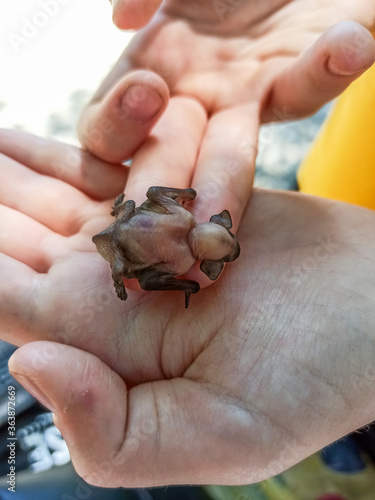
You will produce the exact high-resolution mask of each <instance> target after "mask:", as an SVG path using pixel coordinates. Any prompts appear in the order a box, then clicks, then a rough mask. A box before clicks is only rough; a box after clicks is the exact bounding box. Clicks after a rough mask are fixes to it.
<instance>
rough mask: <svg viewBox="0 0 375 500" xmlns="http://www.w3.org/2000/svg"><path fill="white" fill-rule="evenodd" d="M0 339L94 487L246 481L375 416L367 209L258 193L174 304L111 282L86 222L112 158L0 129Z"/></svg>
mask: <svg viewBox="0 0 375 500" xmlns="http://www.w3.org/2000/svg"><path fill="white" fill-rule="evenodd" d="M0 150H1V151H2V153H3V155H2V156H1V161H0V169H1V177H2V179H3V182H2V183H1V184H0V202H1V206H0V210H1V215H0V234H1V238H0V251H1V254H0V269H1V279H0V317H1V336H2V337H3V338H4V339H5V340H7V341H10V342H12V343H14V344H16V345H22V347H21V348H20V349H19V350H18V351H17V352H16V353H15V355H14V356H13V357H12V358H11V361H10V369H11V371H12V373H13V374H14V376H15V377H16V378H17V379H18V380H19V381H20V382H21V383H23V384H24V385H25V387H26V388H28V389H29V390H30V392H32V393H33V394H35V395H36V396H37V397H38V398H39V399H40V400H41V402H42V403H44V404H46V405H47V406H48V407H49V408H51V409H52V410H53V411H54V412H55V419H56V423H57V425H58V427H59V428H60V430H61V431H62V434H63V436H64V438H65V440H66V442H67V444H68V446H69V449H70V452H71V455H72V460H73V463H74V465H75V467H76V469H77V471H78V473H79V474H81V475H82V476H83V477H84V478H85V479H86V480H88V481H89V482H92V483H93V484H97V485H101V486H112V487H114V486H120V485H121V486H127V487H134V486H150V485H161V484H176V483H183V484H186V483H215V484H235V483H250V482H254V481H259V480H261V479H264V478H266V477H269V476H272V475H274V474H275V473H277V472H280V471H282V470H284V469H285V468H287V467H289V466H291V465H292V464H294V463H296V462H298V461H300V460H302V459H303V458H304V457H306V456H307V455H309V454H311V453H313V452H314V451H316V450H317V449H320V448H322V447H323V446H325V445H326V444H328V443H329V442H331V441H333V440H335V439H337V438H339V437H340V436H343V435H344V434H346V433H348V432H350V431H352V430H353V429H355V428H358V427H359V426H362V425H364V424H366V423H368V422H370V421H371V420H372V419H373V418H374V414H375V403H374V401H375V398H374V383H373V381H374V369H375V366H374V359H375V338H374V329H373V325H374V323H375V312H374V311H375V304H374V302H375V296H374V293H373V290H374V286H375V272H374V269H375V266H374V255H375V251H374V250H375V238H374V235H373V234H374V233H373V227H374V223H375V214H374V213H373V212H370V211H367V210H364V209H360V208H357V207H354V206H350V205H345V204H340V203H338V202H331V201H327V200H324V199H319V198H314V197H307V196H303V195H299V194H296V193H282V192H266V191H255V192H254V193H253V196H252V199H251V202H250V205H249V206H248V207H247V209H246V212H245V214H244V218H243V221H242V224H241V227H240V230H239V232H238V238H239V240H240V242H241V245H242V253H241V256H240V258H239V259H238V260H237V261H235V262H234V263H232V264H231V265H230V266H228V268H226V270H225V272H224V273H223V276H222V277H221V278H220V279H219V280H218V281H217V282H216V283H215V284H214V285H213V286H211V287H210V288H207V289H205V290H202V291H201V292H199V294H198V295H194V296H192V298H191V303H190V306H189V309H187V310H185V309H184V301H183V297H182V294H181V293H179V292H132V291H130V292H129V297H128V299H127V301H126V302H121V301H119V300H118V299H117V297H116V296H115V293H114V290H113V286H112V282H111V276H110V272H109V268H108V265H107V263H106V262H105V261H104V260H103V259H102V258H101V257H100V256H99V255H98V254H97V252H96V250H95V247H94V245H93V243H92V242H91V236H92V234H94V233H95V232H96V231H97V229H98V227H99V226H101V225H102V224H103V223H105V222H106V221H107V218H108V215H107V214H108V208H109V206H110V204H111V202H109V201H107V199H108V198H112V196H113V194H114V193H113V191H114V190H116V189H118V187H119V186H122V187H123V186H124V184H125V180H126V170H124V169H123V168H122V167H115V166H111V165H108V164H106V163H104V162H101V161H100V160H98V159H95V158H91V157H90V155H89V154H88V153H82V152H80V151H79V150H78V149H75V148H71V147H68V146H64V145H61V144H58V143H51V142H46V141H43V140H41V139H36V138H33V137H30V136H25V135H24V134H20V133H11V132H5V131H2V132H1V134H0Z"/></svg>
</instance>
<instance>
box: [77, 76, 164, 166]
mask: <svg viewBox="0 0 375 500" xmlns="http://www.w3.org/2000/svg"><path fill="white" fill-rule="evenodd" d="M120 78H121V79H120V80H119V81H117V82H116V83H113V82H112V80H113V75H110V78H109V79H108V78H107V80H106V81H105V82H104V83H103V85H102V87H101V88H100V89H99V90H98V92H97V95H96V96H95V97H94V99H93V101H92V102H91V103H90V104H89V106H88V107H87V108H86V109H85V111H84V112H83V114H82V116H81V119H80V122H79V125H78V135H79V139H80V141H81V143H82V146H83V147H84V148H85V149H87V150H88V151H90V152H91V153H93V154H94V155H96V156H98V157H99V158H101V159H103V160H105V161H109V162H112V163H120V162H122V161H124V160H126V159H128V158H130V157H131V156H132V155H133V153H134V152H135V151H136V150H137V149H138V148H139V147H140V145H141V144H142V143H143V142H144V141H145V140H146V138H147V137H148V135H149V133H150V130H151V129H152V128H153V126H154V125H155V123H156V122H157V121H158V119H159V118H160V116H161V115H162V113H163V110H164V109H165V107H166V105H167V104H168V99H169V90H168V87H167V85H166V83H165V82H164V80H162V78H160V77H159V76H158V75H156V74H155V73H152V72H150V71H136V72H133V73H130V74H128V75H127V76H125V77H123V76H122V75H121V77H120Z"/></svg>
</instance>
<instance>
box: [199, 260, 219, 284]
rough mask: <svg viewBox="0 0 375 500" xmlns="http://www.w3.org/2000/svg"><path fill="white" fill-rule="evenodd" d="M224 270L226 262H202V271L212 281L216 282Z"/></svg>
mask: <svg viewBox="0 0 375 500" xmlns="http://www.w3.org/2000/svg"><path fill="white" fill-rule="evenodd" d="M223 268H224V260H202V262H201V265H200V269H201V271H203V272H204V274H205V275H206V276H208V277H209V278H210V280H212V281H214V280H216V279H217V278H218V277H219V276H220V273H221V271H222V270H223Z"/></svg>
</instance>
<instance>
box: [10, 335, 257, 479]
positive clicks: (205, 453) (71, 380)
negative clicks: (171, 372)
mask: <svg viewBox="0 0 375 500" xmlns="http://www.w3.org/2000/svg"><path fill="white" fill-rule="evenodd" d="M9 369H10V371H11V373H12V375H13V376H14V377H15V378H16V379H17V380H18V381H19V382H20V383H21V384H22V385H23V386H24V387H25V388H26V389H27V390H29V391H30V392H31V393H32V394H33V395H34V396H36V397H37V398H38V399H39V400H40V401H41V403H42V404H44V405H46V406H47V407H48V408H49V409H50V410H52V411H53V412H54V413H55V423H56V425H57V427H58V428H59V429H60V431H61V433H62V435H63V437H64V439H65V441H66V443H67V445H68V448H69V451H70V454H71V457H72V461H73V464H74V466H75V468H76V470H77V472H78V473H79V474H80V475H81V476H82V477H83V478H84V479H85V480H86V481H88V482H89V483H91V484H95V485H97V486H102V487H108V486H111V487H118V486H125V487H137V486H138V487H140V486H142V487H145V486H155V485H162V484H176V483H177V484H182V483H197V484H198V483H201V484H202V483H206V482H210V483H211V482H212V483H224V482H225V480H226V479H227V480H229V477H231V478H232V480H233V477H241V478H242V479H245V477H247V476H248V474H249V472H248V470H250V469H251V467H249V463H248V461H247V460H243V456H247V454H248V449H249V448H248V447H249V446H251V444H252V443H253V442H254V438H253V437H252V438H250V439H249V438H247V437H246V436H249V435H251V434H252V432H251V430H250V429H249V425H250V428H251V423H252V417H251V416H250V415H248V414H247V412H246V410H244V409H243V408H241V409H239V408H237V407H236V406H235V404H233V401H232V400H231V401H230V404H228V405H226V404H225V401H224V402H223V401H222V400H221V398H220V396H218V395H217V388H216V389H215V391H212V389H211V390H204V389H202V388H201V386H200V384H199V383H196V382H193V381H190V380H188V379H184V378H178V379H175V380H172V381H167V380H164V381H158V382H154V383H145V384H141V385H139V386H136V387H133V388H132V389H130V390H129V391H127V388H126V385H125V383H124V381H123V380H122V379H121V378H120V376H119V375H118V374H117V373H115V372H114V371H112V370H111V369H110V368H109V367H108V366H107V365H106V364H104V363H103V362H102V361H100V360H99V358H97V357H95V356H94V355H92V354H90V353H88V352H85V351H81V350H79V349H77V348H74V347H71V346H68V345H63V344H57V343H53V342H34V343H29V344H27V345H25V346H23V347H21V348H20V349H18V350H17V351H16V352H15V354H13V356H12V357H11V359H10V361H9ZM226 406H228V407H230V410H231V414H230V412H229V410H228V408H226ZM229 415H231V416H229ZM229 419H230V421H229ZM226 424H227V426H226ZM228 428H229V429H230V438H228ZM251 441H252V442H251ZM238 443H239V444H238ZM253 465H254V466H255V464H253ZM246 469H247V470H246ZM228 471H229V472H228Z"/></svg>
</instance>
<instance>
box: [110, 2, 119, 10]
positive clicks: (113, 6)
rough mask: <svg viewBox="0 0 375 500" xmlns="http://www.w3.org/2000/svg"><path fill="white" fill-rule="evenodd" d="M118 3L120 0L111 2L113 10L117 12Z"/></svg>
mask: <svg viewBox="0 0 375 500" xmlns="http://www.w3.org/2000/svg"><path fill="white" fill-rule="evenodd" d="M117 2H118V0H111V4H112V9H113V10H115V7H116V3H117Z"/></svg>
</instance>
